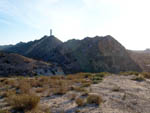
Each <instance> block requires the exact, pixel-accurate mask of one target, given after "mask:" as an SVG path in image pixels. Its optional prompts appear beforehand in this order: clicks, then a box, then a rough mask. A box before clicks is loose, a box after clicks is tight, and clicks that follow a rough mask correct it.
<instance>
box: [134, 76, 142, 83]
mask: <svg viewBox="0 0 150 113" xmlns="http://www.w3.org/2000/svg"><path fill="white" fill-rule="evenodd" d="M132 80H135V81H138V82H141V81H144V80H145V78H144V77H142V76H137V77H134V78H132Z"/></svg>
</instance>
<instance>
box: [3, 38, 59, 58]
mask: <svg viewBox="0 0 150 113" xmlns="http://www.w3.org/2000/svg"><path fill="white" fill-rule="evenodd" d="M59 44H62V42H61V41H60V40H59V39H57V38H56V37H54V36H44V37H43V38H41V39H40V40H35V41H31V42H27V43H23V42H20V43H18V44H16V45H15V46H12V47H9V48H6V49H3V50H4V51H7V52H13V53H18V54H21V55H24V56H27V57H30V58H34V59H38V60H42V59H43V57H44V56H45V55H46V54H47V53H49V52H50V51H51V50H52V49H53V48H55V47H57V46H58V45H59Z"/></svg>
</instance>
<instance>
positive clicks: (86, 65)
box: [4, 36, 141, 73]
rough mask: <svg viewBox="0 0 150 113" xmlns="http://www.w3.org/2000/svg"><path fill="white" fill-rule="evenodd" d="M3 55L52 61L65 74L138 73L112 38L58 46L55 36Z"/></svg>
mask: <svg viewBox="0 0 150 113" xmlns="http://www.w3.org/2000/svg"><path fill="white" fill-rule="evenodd" d="M4 50H5V51H7V52H13V53H18V54H21V55H24V56H27V57H30V58H34V59H38V60H43V61H48V62H52V63H54V64H57V65H59V66H61V67H62V68H63V70H64V72H65V73H77V72H104V71H107V72H113V73H118V72H120V71H141V69H140V67H139V66H138V64H136V63H135V62H134V61H133V60H132V59H131V57H130V56H129V55H128V52H127V51H126V49H125V48H124V47H123V46H122V45H121V44H120V43H119V42H118V41H117V40H115V39H114V38H113V37H112V36H105V37H100V36H96V37H92V38H90V37H86V38H84V39H83V40H75V39H73V40H69V41H67V42H65V43H62V42H61V41H60V40H59V39H57V38H56V37H55V36H49V37H48V36H44V37H43V38H41V39H40V40H35V41H33V42H28V43H19V44H17V45H15V46H13V47H10V48H8V49H4Z"/></svg>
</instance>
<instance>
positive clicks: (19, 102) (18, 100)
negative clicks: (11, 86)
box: [8, 94, 40, 111]
mask: <svg viewBox="0 0 150 113" xmlns="http://www.w3.org/2000/svg"><path fill="white" fill-rule="evenodd" d="M39 101H40V98H39V97H38V96H36V95H27V94H19V95H10V96H9V98H8V103H9V104H10V105H11V106H12V108H13V109H14V110H18V111H29V110H32V109H34V108H35V107H36V106H37V105H38V103H39Z"/></svg>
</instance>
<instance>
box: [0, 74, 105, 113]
mask: <svg viewBox="0 0 150 113" xmlns="http://www.w3.org/2000/svg"><path fill="white" fill-rule="evenodd" d="M105 76H106V75H105V73H96V74H94V73H93V74H92V73H78V74H72V75H68V76H36V77H22V76H21V77H18V76H17V77H14V78H0V81H1V82H0V86H1V87H2V89H0V91H2V92H1V93H0V96H1V98H4V99H6V100H8V101H7V103H8V104H9V105H10V106H11V108H12V110H16V111H23V112H26V111H27V112H31V113H32V111H33V110H34V109H35V108H36V109H37V107H38V110H39V111H41V109H42V107H39V106H38V103H39V102H40V98H46V97H51V96H55V95H59V96H62V95H64V94H66V93H67V92H69V91H70V92H72V93H71V94H70V96H69V97H68V99H70V100H72V101H75V102H76V103H77V105H78V106H84V105H85V104H86V99H87V96H88V93H89V92H88V88H89V87H90V86H91V85H92V84H93V83H95V82H97V83H99V82H100V81H102V80H103V77H105ZM78 94H79V95H78ZM37 95H38V96H37ZM77 95H78V96H81V97H83V98H81V97H79V98H77Z"/></svg>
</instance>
